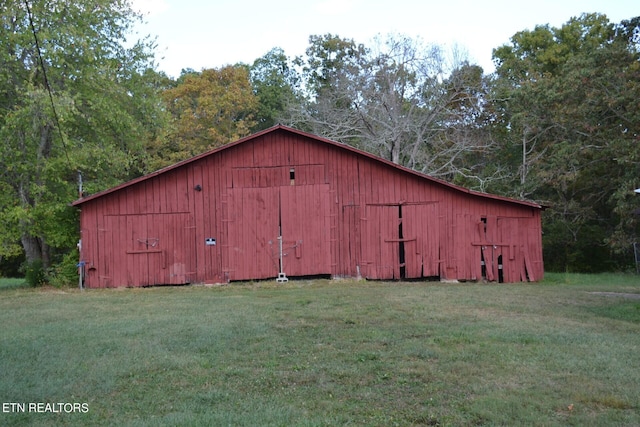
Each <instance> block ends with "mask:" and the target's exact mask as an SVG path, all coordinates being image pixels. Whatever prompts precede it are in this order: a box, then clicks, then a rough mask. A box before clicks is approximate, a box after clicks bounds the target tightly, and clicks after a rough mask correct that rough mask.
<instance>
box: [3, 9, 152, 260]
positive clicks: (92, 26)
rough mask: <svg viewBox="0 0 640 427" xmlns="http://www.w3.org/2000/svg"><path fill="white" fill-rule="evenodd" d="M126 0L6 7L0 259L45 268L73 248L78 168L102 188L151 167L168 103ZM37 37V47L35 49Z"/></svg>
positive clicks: (91, 183) (146, 42)
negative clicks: (151, 150) (149, 157)
mask: <svg viewBox="0 0 640 427" xmlns="http://www.w3.org/2000/svg"><path fill="white" fill-rule="evenodd" d="M139 18H140V17H139V16H138V15H137V14H135V13H134V12H133V11H132V10H131V8H130V6H129V3H128V2H127V1H124V0H82V1H77V2H68V1H62V0H48V1H43V0H31V1H24V2H8V3H5V4H4V5H3V13H2V15H0V27H1V28H2V30H1V31H0V43H1V44H2V46H3V47H2V49H0V70H1V71H0V91H1V92H2V93H3V96H2V97H0V139H2V141H3V144H2V145H1V146H0V171H1V172H0V188H2V189H3V194H4V195H5V196H4V197H3V198H2V199H0V202H1V203H2V204H1V205H0V223H1V224H2V225H3V227H2V229H1V230H0V241H2V242H3V243H2V245H0V255H5V256H10V255H15V253H16V243H18V242H19V244H20V246H21V248H22V250H23V251H24V253H25V256H26V259H27V262H29V263H33V262H42V264H43V265H44V266H45V267H47V266H48V265H49V264H50V262H51V261H52V259H51V258H52V255H54V254H55V253H56V251H58V252H59V251H62V252H64V251H67V250H69V249H70V248H73V247H75V240H76V239H77V216H76V212H75V210H73V209H72V208H70V207H69V202H71V201H72V200H73V199H74V198H76V197H77V194H78V190H77V186H76V181H77V174H78V171H79V170H80V171H82V172H83V174H84V177H85V182H86V183H87V185H86V187H85V189H86V190H88V191H96V190H99V189H103V188H106V187H109V186H111V185H114V184H115V183H118V182H121V181H122V180H123V179H128V178H131V177H134V176H138V175H140V174H141V173H143V172H144V171H145V170H146V156H145V153H144V149H143V148H144V143H145V141H146V140H148V139H149V138H150V137H151V136H152V135H153V134H155V133H157V132H158V130H157V128H156V126H157V125H156V124H157V123H158V122H157V121H156V120H155V119H156V118H157V117H158V116H159V115H160V114H161V111H160V110H159V107H160V103H159V102H158V97H157V96H156V93H155V90H154V88H153V87H152V85H151V84H148V80H149V79H150V78H151V77H155V74H154V73H151V74H150V73H148V72H146V70H148V69H149V68H151V65H152V64H151V60H152V56H151V53H150V52H151V50H152V47H153V43H152V41H150V40H148V39H146V40H141V41H139V42H138V43H136V44H134V45H133V46H132V47H130V48H125V47H124V41H125V36H126V34H127V32H128V31H129V29H130V27H131V25H132V24H133V23H134V22H135V21H136V20H137V19H139ZM36 41H37V43H36Z"/></svg>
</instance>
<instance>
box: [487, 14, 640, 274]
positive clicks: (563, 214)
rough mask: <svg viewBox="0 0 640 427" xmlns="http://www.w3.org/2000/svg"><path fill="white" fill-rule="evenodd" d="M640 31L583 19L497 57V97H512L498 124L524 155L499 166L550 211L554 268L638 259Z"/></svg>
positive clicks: (523, 37) (525, 34) (598, 267)
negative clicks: (638, 41) (634, 252)
mask: <svg viewBox="0 0 640 427" xmlns="http://www.w3.org/2000/svg"><path fill="white" fill-rule="evenodd" d="M636 21H637V20H636ZM636 25H637V22H636ZM631 32H632V31H631V24H630V23H629V22H627V23H626V24H625V22H623V23H621V24H618V25H614V24H611V23H609V21H608V20H607V18H606V17H605V16H602V15H597V14H591V15H582V16H581V17H579V18H573V19H571V20H570V21H568V22H567V23H566V24H565V25H563V26H562V27H561V28H551V27H549V26H540V27H536V28H535V29H534V30H533V31H522V32H519V33H517V34H516V35H514V37H513V38H512V43H511V45H507V46H502V47H500V48H498V49H496V50H495V51H494V57H495V59H496V60H497V64H498V67H497V76H498V78H497V80H496V90H497V92H498V93H499V94H500V96H496V97H495V98H496V99H503V100H505V101H504V102H503V103H499V104H498V108H499V110H498V111H500V115H499V116H498V117H500V120H501V125H500V126H502V127H503V128H504V129H508V131H507V132H504V133H502V134H497V135H500V138H501V140H502V144H503V145H504V146H505V147H508V146H513V147H519V149H520V152H521V155H520V156H519V157H518V156H513V157H507V156H506V157H504V158H502V159H500V160H501V161H502V162H503V164H504V165H505V167H506V168H510V169H511V170H512V174H513V175H516V176H517V175H519V176H520V187H519V193H520V195H522V196H525V197H528V198H532V199H534V200H539V201H542V202H543V203H545V204H546V205H548V206H550V207H551V209H550V210H548V211H547V212H546V213H545V239H544V243H545V245H544V246H545V255H546V256H545V263H546V265H547V267H549V268H552V269H557V270H569V271H585V272H593V271H603V270H606V269H612V268H621V269H624V268H625V267H626V266H629V263H630V262H631V261H632V257H630V256H629V251H630V249H631V243H632V242H634V241H636V240H638V237H639V236H640V223H639V221H638V219H639V217H638V215H637V214H635V213H634V212H637V209H638V208H639V207H640V200H638V199H637V198H634V193H633V189H634V188H637V187H638V176H640V162H639V161H638V155H639V154H638V153H639V150H638V146H637V140H638V135H640V126H639V123H640V120H639V119H640V116H639V114H640V113H639V112H638V108H637V99H638V97H639V96H640V56H639V51H638V49H637V48H634V45H633V44H632V43H631V42H630V33H631ZM503 152H504V151H503ZM514 193H515V194H517V192H516V191H514Z"/></svg>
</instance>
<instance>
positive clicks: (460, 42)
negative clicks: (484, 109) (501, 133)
mask: <svg viewBox="0 0 640 427" xmlns="http://www.w3.org/2000/svg"><path fill="white" fill-rule="evenodd" d="M131 1H132V4H133V7H134V9H135V10H137V11H140V12H142V13H143V14H144V15H145V23H144V24H141V25H138V26H137V27H136V29H135V32H136V33H137V35H138V37H140V36H144V35H147V34H148V35H151V36H152V37H157V39H156V42H157V45H158V47H157V50H156V62H157V63H158V65H159V66H158V69H159V70H160V71H164V72H165V73H167V74H168V75H169V76H171V77H174V78H175V77H178V76H179V75H180V72H181V70H182V69H186V68H191V69H194V70H196V71H201V70H202V69H205V68H220V67H223V66H225V65H230V64H236V63H239V62H242V63H246V64H252V63H253V61H254V60H255V59H257V58H259V57H261V56H263V55H264V54H266V53H267V52H269V51H270V50H271V49H273V48H275V47H279V48H282V49H283V50H284V52H285V54H286V55H287V56H289V57H290V58H293V57H295V56H297V55H302V54H304V51H305V49H306V48H307V47H308V45H309V36H310V35H323V34H327V33H331V34H334V35H337V36H339V37H341V38H347V39H353V40H355V41H356V42H357V43H363V44H364V45H365V46H367V45H371V41H372V40H373V38H374V37H375V36H376V35H382V36H386V35H388V34H402V35H405V36H409V37H411V38H414V39H419V40H421V41H422V42H424V43H427V44H431V43H433V44H437V45H439V46H441V47H443V48H444V49H445V50H446V51H451V50H453V49H456V50H458V51H461V52H463V53H466V55H467V56H468V59H469V62H471V63H475V64H478V65H480V66H482V67H483V68H484V70H485V72H487V73H490V72H492V71H494V66H493V64H492V61H491V55H492V51H493V49H495V48H497V47H499V46H502V45H504V44H508V43H509V39H510V38H511V37H512V36H513V35H514V34H515V33H517V32H519V31H523V30H533V29H534V28H535V27H536V26H537V25H545V24H549V25H550V26H552V27H561V26H562V25H563V24H564V23H566V22H567V21H568V20H569V19H570V18H572V17H577V16H580V15H581V14H582V13H594V12H597V13H601V14H605V15H607V17H608V18H609V21H610V22H613V23H619V22H620V21H622V20H624V19H630V18H632V17H634V16H639V15H640V3H638V1H637V0H536V1H532V0H528V1H521V0H485V1H479V0H441V1H437V2H436V1H432V0H262V1H260V0H131Z"/></svg>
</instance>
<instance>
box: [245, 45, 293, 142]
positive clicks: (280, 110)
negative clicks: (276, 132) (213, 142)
mask: <svg viewBox="0 0 640 427" xmlns="http://www.w3.org/2000/svg"><path fill="white" fill-rule="evenodd" d="M249 73H250V78H251V85H252V87H253V89H254V93H255V94H256V96H257V98H258V102H259V103H258V109H257V112H256V125H255V126H254V127H253V129H252V130H253V131H259V130H263V129H267V128H269V127H271V126H274V125H275V124H277V123H278V122H279V121H280V120H281V119H282V117H283V116H284V113H285V111H286V110H287V107H288V106H289V105H291V104H294V103H298V102H299V99H298V98H299V96H300V89H299V84H300V76H299V75H298V73H297V72H296V70H295V68H294V65H293V63H292V62H291V61H290V60H289V58H288V57H287V56H286V55H285V53H284V51H283V50H282V49H280V48H274V49H272V50H270V51H269V52H268V53H267V54H265V55H264V56H262V57H261V58H258V59H256V60H255V61H254V62H253V65H252V66H251V68H250V70H249Z"/></svg>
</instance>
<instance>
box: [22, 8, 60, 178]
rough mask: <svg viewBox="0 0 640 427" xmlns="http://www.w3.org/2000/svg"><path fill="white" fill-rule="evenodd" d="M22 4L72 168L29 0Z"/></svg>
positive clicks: (57, 125)
mask: <svg viewBox="0 0 640 427" xmlns="http://www.w3.org/2000/svg"><path fill="white" fill-rule="evenodd" d="M24 5H25V7H26V8H27V17H28V18H29V24H30V25H31V32H32V33H33V39H34V40H35V43H36V51H37V53H38V60H39V63H40V68H41V69H42V75H43V78H44V85H45V87H46V89H47V92H48V93H49V101H50V102H51V109H52V110H53V118H54V120H55V122H56V127H57V129H58V133H59V134H60V141H61V142H62V148H63V149H64V155H65V157H66V158H67V164H68V166H69V169H72V167H71V160H70V159H69V153H68V151H67V143H66V141H65V138H64V134H63V133H62V127H61V126H60V119H59V117H58V112H57V110H56V105H55V103H54V101H53V93H52V91H51V85H50V84H49V78H48V77H47V69H46V67H45V66H44V60H43V59H42V51H41V50H40V42H39V41H38V33H37V31H36V27H35V25H34V23H33V14H32V13H31V7H30V6H29V1H28V0H24Z"/></svg>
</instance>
